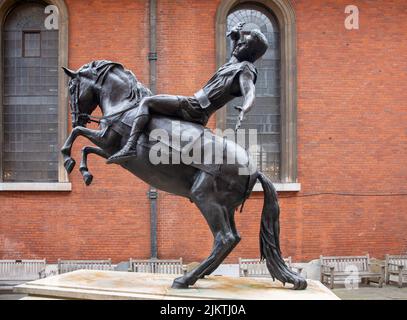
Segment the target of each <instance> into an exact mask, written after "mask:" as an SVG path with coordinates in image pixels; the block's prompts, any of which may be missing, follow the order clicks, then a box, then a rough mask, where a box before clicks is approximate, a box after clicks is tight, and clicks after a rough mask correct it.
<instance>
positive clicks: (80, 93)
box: [63, 64, 98, 128]
mask: <svg viewBox="0 0 407 320" xmlns="http://www.w3.org/2000/svg"><path fill="white" fill-rule="evenodd" d="M63 70H64V71H65V73H66V74H67V75H68V76H69V77H70V81H69V95H70V105H71V113H72V126H73V127H74V128H75V127H77V126H86V124H87V123H88V119H89V118H88V115H90V114H92V112H93V111H94V110H95V109H96V107H97V105H98V94H97V90H96V85H95V83H96V82H95V80H96V78H97V76H96V75H95V74H94V72H93V70H92V66H91V65H90V64H86V65H84V66H83V67H81V68H80V69H79V70H78V71H72V70H69V69H68V68H63Z"/></svg>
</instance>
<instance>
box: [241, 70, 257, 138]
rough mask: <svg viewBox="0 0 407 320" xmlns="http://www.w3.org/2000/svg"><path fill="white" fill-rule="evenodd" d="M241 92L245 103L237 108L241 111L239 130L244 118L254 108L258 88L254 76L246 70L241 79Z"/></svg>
mask: <svg viewBox="0 0 407 320" xmlns="http://www.w3.org/2000/svg"><path fill="white" fill-rule="evenodd" d="M239 83H240V90H241V92H242V95H243V98H244V102H243V106H241V107H236V109H238V110H239V111H240V115H239V119H238V122H237V124H236V130H238V129H239V128H240V126H241V124H242V121H243V119H244V116H245V115H246V114H247V113H248V112H250V110H251V109H252V108H253V106H254V103H255V100H256V87H255V85H254V75H253V73H252V72H250V71H249V70H244V71H243V72H242V73H241V74H240V77H239Z"/></svg>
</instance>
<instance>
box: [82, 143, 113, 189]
mask: <svg viewBox="0 0 407 320" xmlns="http://www.w3.org/2000/svg"><path fill="white" fill-rule="evenodd" d="M89 154H96V155H98V156H100V157H102V158H104V159H108V158H109V157H110V154H109V153H108V152H106V151H104V150H102V149H101V148H98V147H84V148H83V149H82V161H81V166H80V168H79V171H80V172H81V173H82V177H83V181H84V182H85V184H86V185H87V186H90V185H91V183H92V181H93V175H92V174H91V173H90V172H89V169H88V155H89Z"/></svg>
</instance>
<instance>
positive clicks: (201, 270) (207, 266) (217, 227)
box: [173, 172, 238, 289]
mask: <svg viewBox="0 0 407 320" xmlns="http://www.w3.org/2000/svg"><path fill="white" fill-rule="evenodd" d="M214 186H215V183H214V180H213V177H212V176H210V175H209V174H207V173H204V172H203V173H201V174H200V176H199V177H198V179H197V181H196V182H195V184H194V187H193V188H192V194H191V195H192V199H193V200H194V202H195V203H196V205H197V206H198V208H199V209H200V211H201V212H202V214H203V216H204V217H205V219H206V221H207V223H208V225H209V227H210V229H211V231H212V234H213V237H214V245H213V249H212V252H211V254H210V256H209V257H208V258H207V259H206V260H205V261H203V262H202V263H201V264H200V265H199V266H198V267H197V268H196V269H194V270H192V271H191V272H189V273H187V274H186V275H185V276H183V277H180V278H178V279H176V280H175V281H174V284H173V288H176V289H182V288H188V286H190V285H193V284H195V282H196V281H197V280H198V279H199V278H201V277H202V276H203V275H205V274H207V272H208V270H212V269H213V270H214V269H216V268H217V267H218V266H219V265H220V264H221V263H222V261H223V260H224V258H225V257H226V256H227V254H228V253H230V251H231V250H232V249H233V247H234V246H235V245H236V243H237V242H238V240H237V239H236V238H235V235H234V233H233V230H232V227H231V225H230V222H229V210H228V208H227V206H225V205H224V204H223V203H222V202H220V201H218V199H217V198H218V197H219V194H218V193H217V192H216V190H215V188H214Z"/></svg>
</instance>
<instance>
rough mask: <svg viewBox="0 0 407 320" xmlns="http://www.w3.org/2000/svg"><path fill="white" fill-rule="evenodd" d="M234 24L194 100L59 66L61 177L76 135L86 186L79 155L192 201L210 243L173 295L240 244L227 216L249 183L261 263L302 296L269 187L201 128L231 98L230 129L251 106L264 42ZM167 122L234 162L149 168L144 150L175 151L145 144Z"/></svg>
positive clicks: (233, 148) (109, 74)
mask: <svg viewBox="0 0 407 320" xmlns="http://www.w3.org/2000/svg"><path fill="white" fill-rule="evenodd" d="M242 26H243V25H242V24H240V25H238V26H237V27H236V28H234V29H233V30H232V31H231V32H230V33H229V35H230V36H231V38H232V40H233V41H234V51H233V57H232V58H231V60H230V61H229V62H228V63H227V64H225V65H224V66H223V67H221V68H220V69H219V70H218V72H217V73H216V74H215V75H214V76H213V78H212V79H211V80H210V81H209V82H208V84H207V85H206V86H205V87H204V88H203V89H202V90H201V91H199V92H198V93H197V94H195V96H194V97H180V96H168V95H158V96H152V95H151V92H150V91H149V90H148V89H147V88H146V87H145V86H143V84H141V83H140V82H139V81H138V80H137V78H136V77H135V75H134V74H133V73H132V72H130V71H129V70H126V69H125V68H124V67H123V66H122V65H121V64H119V63H115V62H111V61H93V62H91V63H89V64H86V65H84V66H83V67H81V68H80V69H79V70H78V71H72V70H69V69H66V68H64V71H65V73H66V74H67V75H68V76H69V77H70V78H71V80H70V82H69V93H70V105H71V113H72V126H73V130H72V132H71V134H70V135H69V137H68V139H67V141H66V143H65V145H64V146H63V148H62V150H61V152H62V154H63V157H64V166H65V168H66V170H67V172H68V173H71V172H72V170H73V168H74V166H75V160H73V159H72V157H71V150H72V145H73V143H74V141H75V140H76V138H77V137H78V136H84V137H86V138H87V139H89V140H90V141H91V142H92V143H93V144H95V145H96V146H97V147H85V148H83V149H82V161H81V164H80V169H79V170H80V172H81V173H82V175H83V178H84V181H85V183H86V185H90V184H91V183H92V180H93V176H92V175H91V173H90V172H89V170H88V165H87V157H88V155H89V154H97V155H99V156H101V157H103V158H105V159H110V162H114V163H117V164H119V165H120V166H121V167H123V168H124V169H126V170H128V171H129V172H131V173H132V174H134V175H135V176H137V177H139V178H140V179H142V180H143V181H144V182H146V183H147V184H149V185H151V186H153V187H155V188H157V189H160V190H163V191H166V192H169V193H172V194H175V195H178V196H181V197H185V198H187V199H189V200H190V201H192V202H193V203H195V205H196V206H197V207H198V209H199V210H200V211H201V213H202V214H203V216H204V217H205V219H206V221H207V223H208V225H209V227H210V229H211V231H212V234H213V237H214V245H213V249H212V252H211V254H210V256H209V257H208V258H207V259H206V260H205V261H203V262H202V263H201V264H200V265H199V266H198V267H197V268H195V269H194V270H192V271H190V272H188V273H187V274H186V275H184V276H182V277H180V278H177V279H175V280H174V283H173V288H177V289H182V288H188V287H189V286H191V285H193V284H195V283H196V282H197V281H198V280H199V279H201V278H203V277H205V276H206V275H210V274H211V273H212V272H213V271H215V269H217V267H218V266H219V265H220V264H221V263H222V262H223V261H224V259H225V258H226V257H227V256H228V255H229V254H230V252H231V251H232V250H233V249H234V248H235V247H236V246H237V244H238V243H239V242H240V240H241V238H240V236H239V233H238V231H237V230H236V225H235V221H234V214H235V212H236V210H237V209H238V208H239V207H240V206H242V205H243V204H244V202H245V201H246V200H247V199H248V197H249V196H250V194H251V193H252V191H253V188H254V185H255V184H256V182H257V181H260V183H261V184H262V186H263V189H264V197H265V200H264V207H263V213H262V218H261V227H260V251H261V258H262V259H265V261H266V264H267V268H268V270H269V271H270V274H271V276H272V277H273V279H275V278H277V279H278V280H280V281H281V282H283V283H284V284H285V283H291V284H293V285H294V289H297V290H298V289H299V290H303V289H305V288H306V287H307V282H306V280H305V279H304V278H303V277H301V276H300V275H299V274H297V273H295V272H293V271H292V270H290V269H289V268H288V267H287V265H286V264H285V263H284V260H283V258H282V255H281V250H280V243H279V236H280V224H279V215H280V209H279V205H278V199H277V192H276V190H275V188H274V186H273V184H272V182H271V181H270V179H269V178H268V177H266V176H265V175H264V174H263V173H261V172H260V171H258V170H257V169H255V168H253V164H252V162H251V160H250V156H249V154H248V153H247V152H246V150H245V149H244V148H242V147H240V146H239V145H238V144H236V143H234V142H232V141H230V140H227V139H221V138H219V137H218V136H216V135H214V134H213V133H212V132H211V131H210V130H209V129H206V128H204V125H206V124H207V121H208V119H209V117H210V116H211V115H212V114H213V113H214V112H215V111H216V110H218V109H219V108H221V107H223V106H224V105H225V104H226V103H227V102H229V101H230V100H232V99H233V98H234V97H238V96H244V105H243V106H242V107H241V108H239V110H240V111H241V113H240V116H239V120H238V123H237V126H236V129H238V128H239V127H240V124H241V121H242V120H243V117H244V115H245V113H247V112H248V111H249V110H250V109H251V108H252V106H253V104H254V100H255V87H254V85H255V82H256V77H257V71H256V69H255V67H254V65H253V62H254V61H256V60H257V59H258V58H260V57H261V56H262V55H263V54H264V53H265V51H266V50H267V41H266V40H265V37H264V35H263V34H261V33H260V32H259V31H254V32H251V33H250V34H249V35H248V36H245V35H243V34H242V32H241V29H242ZM98 106H99V108H100V110H101V112H102V115H103V116H102V117H100V118H98V117H94V116H92V115H91V114H92V113H93V112H94V111H95V110H96V108H97V107H98ZM91 121H95V122H98V123H99V128H98V130H92V129H89V128H87V127H86V125H87V124H88V123H89V122H91ZM175 124H178V127H179V128H180V132H181V133H182V132H193V133H194V136H195V137H200V140H201V141H203V144H206V145H208V144H211V145H213V146H214V147H215V148H218V149H221V150H223V151H224V152H225V154H234V155H235V156H236V159H237V161H235V162H234V163H223V164H206V162H205V163H204V164H202V163H192V164H185V163H183V162H180V163H171V164H164V163H159V164H152V163H151V161H150V159H151V158H150V154H151V150H153V149H154V147H155V146H156V145H157V143H158V142H161V143H164V144H167V145H168V146H169V147H170V148H175V147H174V145H173V144H172V143H171V142H169V141H159V140H157V139H154V138H152V133H153V132H154V130H156V129H160V130H164V131H166V132H168V134H169V135H171V134H173V133H174V132H173V128H174V125H175ZM189 151H190V149H187V150H186V151H185V150H181V152H187V153H188V152H189ZM242 169H246V171H244V172H246V174H242Z"/></svg>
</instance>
